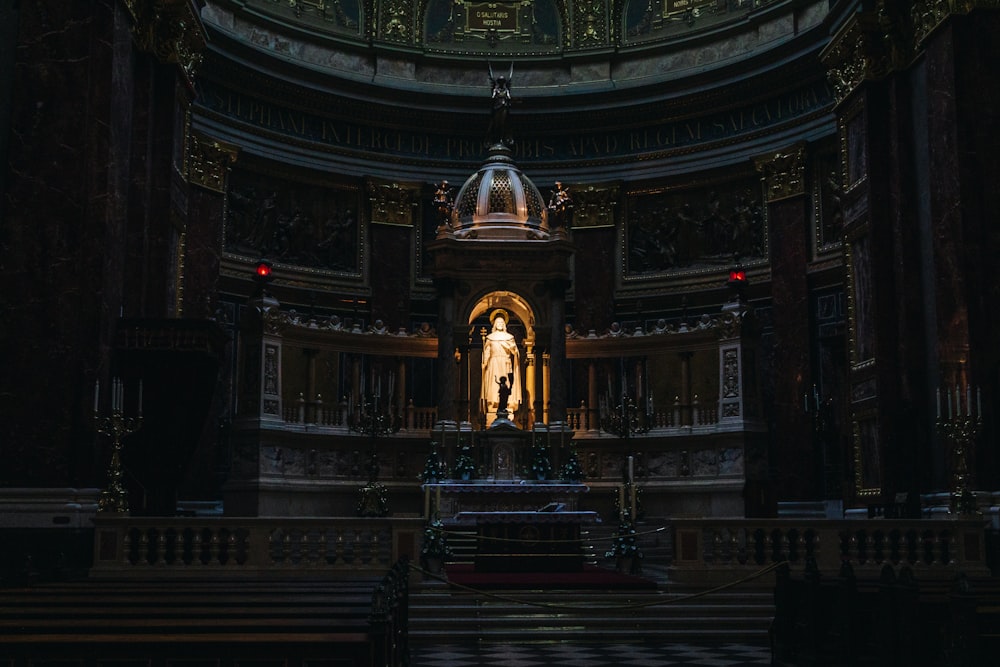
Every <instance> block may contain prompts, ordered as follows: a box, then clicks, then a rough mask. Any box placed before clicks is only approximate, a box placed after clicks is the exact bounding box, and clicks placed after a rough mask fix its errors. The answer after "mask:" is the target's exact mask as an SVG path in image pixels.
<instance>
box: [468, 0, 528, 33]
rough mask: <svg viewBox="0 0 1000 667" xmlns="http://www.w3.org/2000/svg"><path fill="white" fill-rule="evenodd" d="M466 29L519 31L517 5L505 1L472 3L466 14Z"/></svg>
mask: <svg viewBox="0 0 1000 667" xmlns="http://www.w3.org/2000/svg"><path fill="white" fill-rule="evenodd" d="M465 19H466V30H482V31H487V30H498V31H510V32H516V31H517V7H516V6H515V5H509V4H505V3H497V2H482V3H476V4H470V5H469V9H468V13H467V14H466V15H465Z"/></svg>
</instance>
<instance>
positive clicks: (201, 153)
mask: <svg viewBox="0 0 1000 667" xmlns="http://www.w3.org/2000/svg"><path fill="white" fill-rule="evenodd" d="M238 155H239V148H238V147H237V146H235V145H233V144H230V143H227V142H225V141H219V140H218V139H213V138H212V137H209V136H207V135H204V134H201V133H199V132H192V133H191V134H189V135H188V142H187V156H186V160H185V163H186V164H185V166H186V169H185V171H186V174H187V180H188V182H189V183H191V184H192V185H197V186H200V187H203V188H205V189H206V190H211V191H212V192H221V193H224V192H225V191H226V176H227V175H228V174H229V168H230V166H232V164H233V163H234V162H236V158H237V156H238Z"/></svg>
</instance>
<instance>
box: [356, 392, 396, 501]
mask: <svg viewBox="0 0 1000 667" xmlns="http://www.w3.org/2000/svg"><path fill="white" fill-rule="evenodd" d="M390 391H391V390H390ZM379 399H380V392H376V394H375V395H374V397H372V400H365V399H362V400H361V402H360V403H359V405H358V408H357V412H356V413H354V412H353V411H352V414H351V418H350V422H349V427H350V429H351V430H352V431H355V432H356V433H362V434H365V435H368V436H370V437H371V451H370V453H369V456H368V465H367V470H368V482H367V483H366V484H365V485H364V486H363V487H361V499H360V500H359V501H358V515H359V516H386V515H388V514H389V500H388V492H387V490H386V487H385V485H384V484H382V483H381V482H380V481H379V480H378V477H379V472H380V470H381V465H380V463H379V457H378V446H377V443H378V439H379V438H380V437H384V436H387V435H391V434H393V433H395V432H396V431H398V430H399V426H400V423H399V421H400V420H399V419H397V418H396V416H395V415H393V414H392V408H391V406H387V407H386V408H385V411H382V409H381V407H380V401H379Z"/></svg>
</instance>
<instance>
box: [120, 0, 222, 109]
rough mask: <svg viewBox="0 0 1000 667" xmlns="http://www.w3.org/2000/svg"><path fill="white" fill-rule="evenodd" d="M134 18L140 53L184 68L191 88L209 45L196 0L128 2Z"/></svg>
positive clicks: (133, 32) (134, 29)
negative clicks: (151, 55)
mask: <svg viewBox="0 0 1000 667" xmlns="http://www.w3.org/2000/svg"><path fill="white" fill-rule="evenodd" d="M124 4H125V9H126V10H128V13H129V14H130V15H131V16H132V35H133V38H134V39H135V44H136V47H137V48H138V49H139V50H140V51H144V52H146V53H151V54H153V55H154V56H156V58H157V59H158V60H159V61H160V62H162V63H172V64H176V65H178V66H179V67H180V70H181V74H182V76H183V77H184V80H185V82H186V83H187V85H188V87H189V88H190V89H193V88H194V74H195V70H196V69H197V68H198V65H200V64H201V59H202V52H203V51H204V50H205V44H206V43H207V42H208V38H207V35H206V33H205V28H204V26H203V25H202V23H201V17H200V16H199V15H198V10H197V9H196V7H195V3H194V2H193V0H154V1H153V2H142V1H141V0H124Z"/></svg>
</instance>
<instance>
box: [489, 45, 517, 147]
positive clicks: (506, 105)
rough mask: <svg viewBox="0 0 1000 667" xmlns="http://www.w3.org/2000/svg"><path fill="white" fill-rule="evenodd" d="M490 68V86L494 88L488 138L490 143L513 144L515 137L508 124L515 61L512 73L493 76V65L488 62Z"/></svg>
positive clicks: (511, 65)
mask: <svg viewBox="0 0 1000 667" xmlns="http://www.w3.org/2000/svg"><path fill="white" fill-rule="evenodd" d="M487 66H488V67H489V68H490V86H492V88H493V93H492V96H491V98H492V101H493V114H492V116H490V129H489V133H488V140H489V142H490V144H501V145H504V146H511V145H512V144H513V143H514V139H513V138H512V137H511V135H510V128H509V127H508V126H507V119H508V117H509V116H510V103H511V96H510V82H511V79H513V78H514V63H511V64H510V74H508V75H507V76H504V75H503V74H501V75H500V76H493V65H490V64H489V63H487Z"/></svg>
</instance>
